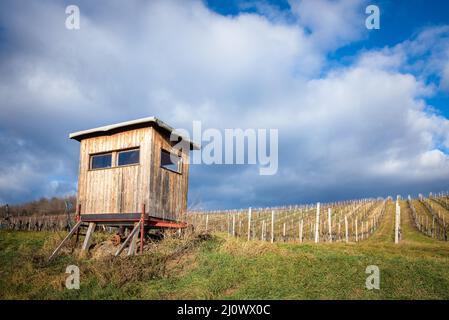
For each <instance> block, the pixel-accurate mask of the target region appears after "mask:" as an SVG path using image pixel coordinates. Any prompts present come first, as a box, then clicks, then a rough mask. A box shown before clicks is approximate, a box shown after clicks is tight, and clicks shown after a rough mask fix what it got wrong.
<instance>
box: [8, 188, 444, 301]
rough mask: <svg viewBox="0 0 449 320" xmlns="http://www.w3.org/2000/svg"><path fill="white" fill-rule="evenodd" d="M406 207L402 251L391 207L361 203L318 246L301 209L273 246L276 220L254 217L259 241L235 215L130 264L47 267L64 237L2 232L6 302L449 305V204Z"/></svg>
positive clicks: (71, 259) (64, 258) (60, 262)
mask: <svg viewBox="0 0 449 320" xmlns="http://www.w3.org/2000/svg"><path fill="white" fill-rule="evenodd" d="M399 203H400V207H401V241H400V243H399V244H394V219H395V203H394V202H393V201H391V200H388V201H386V202H385V203H384V202H383V201H380V200H373V201H372V202H367V201H365V202H363V203H360V207H359V209H357V210H355V211H354V210H348V209H349V208H347V207H346V206H350V207H351V208H352V209H354V204H353V203H351V204H338V206H340V208H341V210H338V209H337V208H338V206H337V207H335V206H334V207H333V208H334V209H335V210H333V212H334V213H333V214H335V219H332V220H333V221H334V222H332V221H331V226H332V227H333V228H332V230H334V231H333V232H331V235H332V236H331V237H328V238H326V234H327V235H328V234H329V233H328V231H326V230H327V229H326V226H327V225H328V224H326V223H328V221H326V220H325V221H323V223H322V228H321V229H320V230H323V231H322V234H321V239H322V241H320V243H318V244H315V243H314V238H313V232H311V230H308V229H305V226H306V225H307V226H308V228H313V225H312V226H311V225H310V221H311V220H310V221H309V220H308V219H312V218H311V217H312V216H313V214H314V213H313V212H314V211H315V209H312V208H308V209H304V210H303V208H301V209H300V210H298V208H293V209H292V210H294V212H295V213H294V214H295V215H294V216H293V218H292V219H290V217H291V216H288V215H286V216H285V217H283V216H280V214H279V216H278V217H277V219H278V220H280V221H281V222H279V224H278V225H277V227H275V228H273V229H274V230H275V235H274V237H273V238H276V240H275V241H274V243H271V234H270V229H271V226H270V224H269V223H270V219H271V212H266V213H265V214H262V213H260V214H259V215H257V214H256V213H255V212H253V219H254V220H253V221H257V223H256V222H254V227H250V230H251V235H250V238H251V241H248V234H247V233H245V232H244V231H243V229H246V230H248V228H247V226H248V218H246V219H247V220H241V221H242V223H240V222H239V221H240V220H239V219H237V217H236V218H234V223H232V218H229V215H228V217H227V218H223V219H222V223H219V222H218V221H215V222H214V219H218V218H217V217H218V215H213V214H212V213H211V214H210V215H209V218H208V225H207V228H208V229H209V230H208V234H205V233H204V232H198V233H197V234H194V235H190V236H186V237H183V238H176V237H169V238H167V239H165V240H163V241H160V242H155V243H153V244H151V246H150V248H149V250H147V251H146V252H145V253H144V254H143V255H137V256H134V257H130V258H116V259H112V258H109V257H105V258H97V259H94V258H93V257H88V258H87V257H84V258H80V257H78V255H71V254H68V253H67V252H65V253H64V254H61V255H60V256H58V257H57V258H56V259H55V260H54V261H52V262H50V263H49V262H47V261H46V260H47V257H48V256H49V254H50V252H51V250H52V249H53V248H54V246H55V244H56V243H57V241H58V239H60V237H62V235H63V234H64V232H48V231H41V232H35V231H5V230H4V231H1V232H0V299H449V244H448V242H446V241H444V240H442V239H444V235H443V233H445V232H446V230H445V229H444V228H445V227H446V221H447V220H446V215H447V213H448V211H447V208H446V207H445V206H446V198H445V197H440V198H436V199H423V200H422V201H419V200H412V201H411V202H408V201H400V202H399ZM324 207H325V206H324ZM324 209H325V208H324ZM309 211H310V214H309ZM323 212H327V211H323ZM197 215H200V214H199V213H197ZM345 215H347V219H348V218H350V217H354V218H355V217H357V223H359V222H360V223H361V222H364V227H363V229H360V228H362V227H361V225H362V224H361V225H360V227H357V231H359V230H360V232H366V233H365V236H364V238H363V240H362V235H361V234H358V235H357V237H358V242H355V235H354V232H353V231H351V230H352V227H354V228H355V226H356V224H355V219H354V222H352V220H350V222H348V229H349V230H348V233H350V234H351V235H350V239H348V242H346V237H345V232H344V229H345V228H344V227H343V224H344V216H345ZM323 216H325V214H323ZM192 217H193V216H192ZM333 217H334V216H333ZM416 217H417V218H416ZM426 217H427V219H426ZM193 219H203V220H200V222H199V221H197V229H198V231H200V230H201V228H202V227H201V225H202V226H203V228H205V227H206V225H205V220H204V219H205V218H204V217H203V216H202V217H201V218H198V217H197V218H193ZM209 219H210V220H209ZM241 219H243V216H242V217H241ZM281 219H282V220H281ZM292 220H293V221H292ZM300 220H303V223H302V224H303V228H304V230H303V238H302V239H301V241H302V242H300V239H298V235H299V233H300V229H299V228H300V226H301V222H300ZM426 220H427V222H426ZM287 221H290V222H289V223H287ZM305 221H307V223H306V222H305ZM417 221H418V222H419V224H417ZM339 223H340V232H338V224H339ZM239 224H242V225H243V226H246V227H244V228H242V227H241V228H240V232H241V234H237V231H238V225H239ZM214 225H215V226H216V227H215V229H214V227H213V226H214ZM220 225H221V226H222V227H221V229H222V230H218V229H219V228H218V226H220ZM232 225H234V230H232ZM349 225H350V226H351V227H350V228H349ZM223 226H224V227H223ZM275 226H276V225H275ZM287 226H288V227H287ZM251 228H253V229H251ZM419 229H421V231H419ZM443 229H444V230H443ZM258 230H260V231H258ZM284 230H285V232H284ZM289 230H290V231H289ZM202 231H205V230H202ZM309 231H310V232H309ZM209 233H210V235H209ZM306 235H307V236H306ZM348 236H349V235H348ZM103 237H104V238H105V237H108V235H107V234H101V233H96V238H95V239H94V242H99V241H101V240H104V239H103ZM326 239H327V240H326ZM330 239H332V240H333V241H332V242H330ZM323 241H324V242H323ZM68 265H77V266H78V267H79V268H80V273H81V274H80V289H79V290H68V289H67V288H65V285H64V284H65V279H66V277H67V276H68V274H66V273H65V270H66V267H67V266H68ZM369 265H376V266H378V267H379V270H380V289H378V290H377V289H373V290H368V289H366V287H365V281H366V278H367V277H368V274H366V273H365V269H366V267H367V266H369Z"/></svg>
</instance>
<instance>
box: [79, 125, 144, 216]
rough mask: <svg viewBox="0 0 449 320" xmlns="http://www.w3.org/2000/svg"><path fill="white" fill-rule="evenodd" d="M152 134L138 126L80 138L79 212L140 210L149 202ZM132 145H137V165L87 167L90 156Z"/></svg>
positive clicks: (114, 159)
mask: <svg viewBox="0 0 449 320" xmlns="http://www.w3.org/2000/svg"><path fill="white" fill-rule="evenodd" d="M151 134H152V131H151V128H141V129H135V130H130V131H126V132H120V133H116V134H113V135H107V136H100V137H94V138H88V139H84V140H82V141H81V146H80V173H79V178H78V201H79V203H80V204H81V212H82V213H131V212H140V210H141V209H140V208H141V206H142V204H143V203H145V204H146V205H148V191H149V181H150V178H149V163H150V161H151V160H150V159H151ZM134 147H139V148H140V159H139V164H138V165H130V166H122V167H112V168H105V169H96V170H89V161H90V155H92V154H96V153H101V152H109V151H118V150H123V149H128V148H134ZM112 163H113V165H114V164H115V163H116V153H113V159H112Z"/></svg>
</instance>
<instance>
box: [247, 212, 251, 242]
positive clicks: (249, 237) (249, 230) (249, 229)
mask: <svg viewBox="0 0 449 320" xmlns="http://www.w3.org/2000/svg"><path fill="white" fill-rule="evenodd" d="M249 240H251V207H249V209H248V241H249Z"/></svg>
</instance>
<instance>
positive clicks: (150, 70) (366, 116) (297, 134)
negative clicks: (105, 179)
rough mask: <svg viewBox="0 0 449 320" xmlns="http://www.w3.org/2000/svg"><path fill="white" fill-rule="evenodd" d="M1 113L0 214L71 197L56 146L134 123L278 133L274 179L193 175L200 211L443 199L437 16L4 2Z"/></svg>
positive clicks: (289, 5)
mask: <svg viewBox="0 0 449 320" xmlns="http://www.w3.org/2000/svg"><path fill="white" fill-rule="evenodd" d="M69 4H76V5H78V6H79V8H80V12H81V28H80V30H67V29H66V28H65V25H64V22H65V19H66V14H65V7H66V6H67V5H69ZM370 4H374V5H378V6H379V8H380V25H381V28H380V30H367V29H366V28H365V19H366V17H367V15H366V14H365V8H366V7H367V6H368V5H370ZM0 110H1V112H2V117H1V118H0V149H1V150H2V157H1V158H0V204H1V203H17V202H22V201H27V200H34V199H36V198H39V197H42V196H47V197H51V196H62V195H66V194H73V193H75V192H76V179H77V171H78V156H79V155H78V147H79V145H78V143H77V142H76V141H71V140H68V139H67V135H68V133H69V132H72V131H78V130H82V129H87V128H91V127H96V126H100V125H105V124H109V123H115V122H121V121H126V120H131V119H135V118H140V117H145V116H157V117H159V118H160V119H162V120H163V121H166V122H167V123H169V124H170V125H172V126H174V127H178V128H186V129H191V127H192V121H193V120H199V121H202V123H203V127H206V128H207V127H210V128H217V129H220V130H223V129H225V128H255V129H257V128H267V129H269V128H275V129H278V130H279V170H278V173H277V174H276V175H273V176H260V175H259V174H258V172H259V171H258V168H257V166H251V165H238V166H237V165H228V166H224V165H210V166H207V165H192V168H191V174H190V185H189V201H190V203H191V204H192V205H196V206H200V207H204V208H236V207H237V208H239V207H247V206H270V205H283V204H295V203H305V202H307V203H309V202H314V201H333V200H341V199H352V198H359V197H376V196H388V195H394V194H403V195H406V194H408V193H410V194H412V195H417V194H418V193H420V192H421V193H428V192H430V191H434V192H435V191H442V190H447V189H449V186H448V184H449V183H448V181H449V180H448V179H449V156H448V149H449V121H448V119H447V118H448V117H449V3H448V2H447V1H444V0H433V1H418V0H411V1H363V0H361V1H358V0H334V1H326V0H291V1H279V2H278V1H218V0H214V1H137V0H135V1H127V2H126V4H125V3H123V2H121V1H107V2H105V1H65V2H59V1H42V2H28V1H5V2H3V3H2V10H1V12H0Z"/></svg>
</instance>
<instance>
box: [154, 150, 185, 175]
mask: <svg viewBox="0 0 449 320" xmlns="http://www.w3.org/2000/svg"><path fill="white" fill-rule="evenodd" d="M163 152H165V153H167V154H168V155H169V156H170V155H174V156H176V157H178V158H179V161H178V163H177V164H178V170H173V169H170V168H167V167H165V166H163V165H162V153H163ZM182 164H183V161H182V157H181V156H180V155H177V154H176V153H174V152H170V151H168V150H167V149H164V148H161V151H160V159H159V167H160V168H162V169H164V170H167V171H169V172H173V173H177V174H179V175H182Z"/></svg>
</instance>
